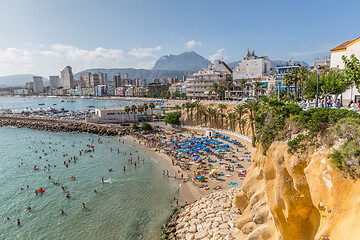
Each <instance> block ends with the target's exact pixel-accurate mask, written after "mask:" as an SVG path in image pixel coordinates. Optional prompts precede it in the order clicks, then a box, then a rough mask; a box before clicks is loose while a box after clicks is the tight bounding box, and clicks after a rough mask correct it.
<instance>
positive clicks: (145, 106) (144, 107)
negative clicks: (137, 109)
mask: <svg viewBox="0 0 360 240" xmlns="http://www.w3.org/2000/svg"><path fill="white" fill-rule="evenodd" d="M148 109H149V106H148V105H147V104H146V103H144V105H143V110H144V112H145V116H146V118H147V112H146V111H147V110H148Z"/></svg>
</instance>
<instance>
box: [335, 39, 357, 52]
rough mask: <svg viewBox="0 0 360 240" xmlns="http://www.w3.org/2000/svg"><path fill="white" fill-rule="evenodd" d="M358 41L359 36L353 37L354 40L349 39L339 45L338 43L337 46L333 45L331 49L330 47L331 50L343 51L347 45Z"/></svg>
mask: <svg viewBox="0 0 360 240" xmlns="http://www.w3.org/2000/svg"><path fill="white" fill-rule="evenodd" d="M359 41H360V37H358V38H355V39H354V40H350V41H347V42H344V43H342V44H340V45H338V46H337V47H334V48H333V49H331V50H330V51H331V52H337V51H345V50H346V48H347V47H349V46H351V45H353V44H354V43H357V42H359Z"/></svg>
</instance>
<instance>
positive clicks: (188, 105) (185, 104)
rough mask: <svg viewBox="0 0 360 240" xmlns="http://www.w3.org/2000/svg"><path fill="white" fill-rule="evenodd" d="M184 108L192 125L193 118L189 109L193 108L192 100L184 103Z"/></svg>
mask: <svg viewBox="0 0 360 240" xmlns="http://www.w3.org/2000/svg"><path fill="white" fill-rule="evenodd" d="M183 108H184V109H186V116H187V119H188V122H187V124H188V125H190V122H191V119H190V116H189V115H190V114H189V109H190V108H191V103H190V102H186V103H184V104H183Z"/></svg>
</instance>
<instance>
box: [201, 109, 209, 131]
mask: <svg viewBox="0 0 360 240" xmlns="http://www.w3.org/2000/svg"><path fill="white" fill-rule="evenodd" d="M199 112H200V114H201V126H202V116H204V118H205V119H204V120H205V127H206V123H207V121H206V120H207V115H208V114H207V112H206V110H205V108H200V110H199Z"/></svg>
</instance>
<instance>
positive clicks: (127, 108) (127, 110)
mask: <svg viewBox="0 0 360 240" xmlns="http://www.w3.org/2000/svg"><path fill="white" fill-rule="evenodd" d="M124 111H125V112H126V113H127V115H128V117H129V122H130V111H131V109H130V107H129V106H126V107H125V108H124Z"/></svg>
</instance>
